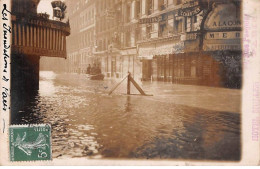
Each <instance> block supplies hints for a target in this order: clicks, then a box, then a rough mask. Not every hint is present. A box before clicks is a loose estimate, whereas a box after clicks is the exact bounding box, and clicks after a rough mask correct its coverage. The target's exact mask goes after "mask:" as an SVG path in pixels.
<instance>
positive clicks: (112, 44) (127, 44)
mask: <svg viewBox="0 0 260 169" xmlns="http://www.w3.org/2000/svg"><path fill="white" fill-rule="evenodd" d="M70 3H72V1H71V0H67V5H68V9H69V8H70V9H69V12H68V15H69V18H70V22H71V25H72V30H71V32H72V34H71V36H70V37H69V38H68V40H69V41H68V62H69V66H68V67H69V71H70V72H81V73H84V72H85V68H86V64H88V63H90V64H93V63H96V64H100V65H101V68H102V72H103V73H104V74H105V76H106V77H114V78H121V77H123V76H124V75H125V74H126V73H127V72H128V71H130V72H131V73H132V74H133V75H134V76H135V78H136V79H137V78H138V79H142V80H151V79H152V80H157V81H165V82H172V83H177V84H197V85H208V86H220V87H230V88H240V86H241V72H242V71H241V35H240V34H241V18H240V10H241V2H240V0H228V1H224V0H219V1H213V0H95V1H93V0H89V1H76V2H74V1H73V3H72V4H70Z"/></svg>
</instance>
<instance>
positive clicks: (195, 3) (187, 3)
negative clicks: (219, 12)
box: [182, 0, 199, 9]
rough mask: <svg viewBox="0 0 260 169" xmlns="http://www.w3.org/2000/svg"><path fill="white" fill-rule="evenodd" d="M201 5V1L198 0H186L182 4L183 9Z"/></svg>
mask: <svg viewBox="0 0 260 169" xmlns="http://www.w3.org/2000/svg"><path fill="white" fill-rule="evenodd" d="M196 6H199V1H198V0H195V1H194V0H186V1H185V2H184V3H183V4H182V9H184V8H192V7H196Z"/></svg>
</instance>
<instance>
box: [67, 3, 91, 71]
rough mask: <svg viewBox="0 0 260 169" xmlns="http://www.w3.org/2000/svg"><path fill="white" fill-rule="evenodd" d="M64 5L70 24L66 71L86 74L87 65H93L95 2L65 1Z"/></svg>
mask: <svg viewBox="0 0 260 169" xmlns="http://www.w3.org/2000/svg"><path fill="white" fill-rule="evenodd" d="M66 4H67V6H68V13H67V15H68V17H69V21H70V24H71V36H69V37H68V39H67V41H68V43H67V47H68V56H67V69H68V71H69V72H73V73H86V69H87V66H88V64H93V63H94V57H93V51H94V47H95V46H94V44H95V43H94V42H95V39H94V34H95V0H88V1H87V0H78V1H71V0H67V1H66Z"/></svg>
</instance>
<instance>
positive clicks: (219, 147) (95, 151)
mask: <svg viewBox="0 0 260 169" xmlns="http://www.w3.org/2000/svg"><path fill="white" fill-rule="evenodd" d="M114 83H115V82H113V81H89V80H87V79H86V77H85V76H82V75H76V74H74V75H73V74H54V73H52V72H41V81H40V90H39V92H38V94H36V96H35V97H33V98H32V99H31V100H30V101H28V102H27V106H25V107H23V108H21V109H20V110H19V113H18V115H17V118H16V119H15V120H14V121H13V122H15V123H20V124H23V123H50V124H51V125H52V150H53V158H67V157H70V158H73V157H88V158H174V159H175V158H182V159H183V158H185V159H213V160H239V159H240V115H239V114H238V113H228V112H218V111H207V110H205V109H199V108H192V107H188V106H181V105H176V104H174V102H173V101H169V100H167V98H164V99H162V98H160V99H158V98H157V97H156V96H154V97H153V98H152V99H151V98H150V97H145V96H126V95H118V94H115V95H111V96H108V95H107V94H106V93H107V90H108V89H109V88H110V86H112V85H113V84H114ZM154 90H155V89H154Z"/></svg>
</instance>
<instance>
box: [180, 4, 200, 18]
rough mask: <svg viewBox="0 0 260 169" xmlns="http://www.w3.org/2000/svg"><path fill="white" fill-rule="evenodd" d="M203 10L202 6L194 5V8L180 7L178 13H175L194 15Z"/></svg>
mask: <svg viewBox="0 0 260 169" xmlns="http://www.w3.org/2000/svg"><path fill="white" fill-rule="evenodd" d="M200 12H201V8H200V7H199V6H197V7H194V8H192V9H180V10H179V11H178V13H177V14H176V15H175V16H176V17H178V16H194V15H197V14H198V13H200Z"/></svg>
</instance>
